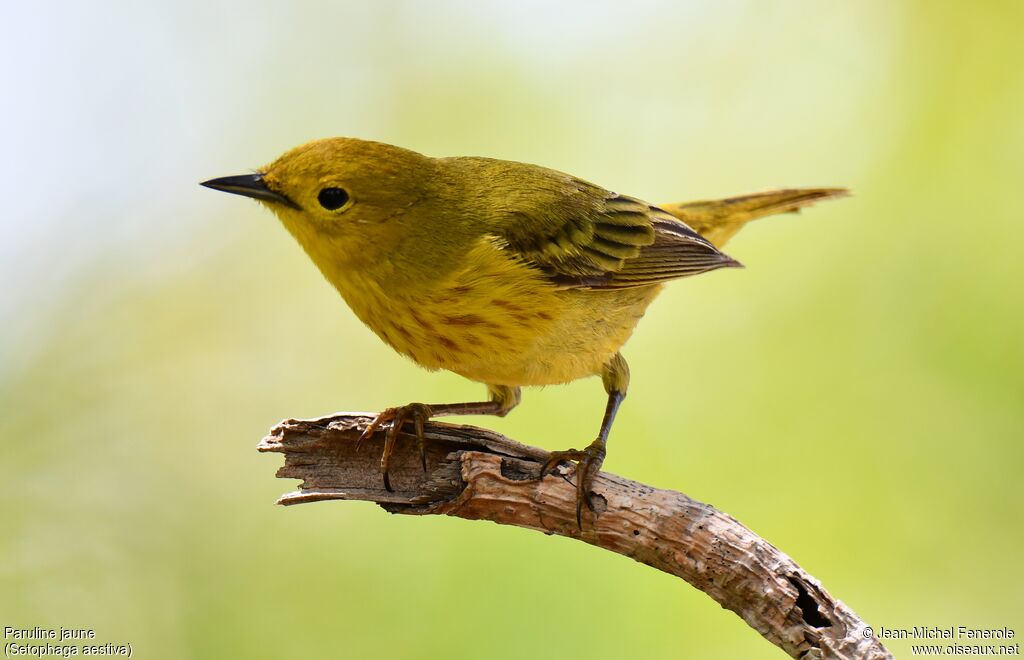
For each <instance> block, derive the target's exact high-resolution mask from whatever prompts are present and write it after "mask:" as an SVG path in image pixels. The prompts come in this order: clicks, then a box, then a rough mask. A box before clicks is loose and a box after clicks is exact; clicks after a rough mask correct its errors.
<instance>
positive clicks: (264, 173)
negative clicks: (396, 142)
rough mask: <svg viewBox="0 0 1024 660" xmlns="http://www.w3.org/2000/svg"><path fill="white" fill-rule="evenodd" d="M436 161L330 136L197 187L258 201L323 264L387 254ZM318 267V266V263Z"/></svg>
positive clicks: (427, 185)
mask: <svg viewBox="0 0 1024 660" xmlns="http://www.w3.org/2000/svg"><path fill="white" fill-rule="evenodd" d="M435 163H436V161H435V160H434V159H432V158H428V157H426V156H423V155H422V154H418V153H416V152H415V151H409V150H408V149H402V148H400V147H394V146H391V145H387V144H382V143H380V142H371V141H367V140H358V139H355V138H345V137H338V138H327V139H323V140H316V141H313V142H309V143H307V144H304V145H302V146H299V147H296V148H294V149H292V150H291V151H288V152H287V153H285V154H284V155H282V156H281V157H280V158H278V159H277V160H275V161H274V162H273V163H271V164H269V165H267V166H266V167H263V168H260V170H259V171H257V172H256V173H255V174H243V175H240V176H228V177H222V178H218V179H211V180H209V181H204V182H203V183H202V185H204V186H206V187H208V188H213V189H215V190H221V191H224V192H229V193H234V194H237V195H244V196H246V197H252V198H254V199H257V200H259V201H260V202H262V203H263V204H265V205H266V206H267V207H268V208H270V209H271V210H272V211H273V212H274V213H275V214H276V215H277V216H278V218H280V219H281V222H282V223H284V225H285V227H287V228H288V230H289V231H290V232H291V233H292V234H294V235H295V237H296V238H297V239H298V240H299V242H300V243H301V244H302V245H303V247H304V248H306V251H307V252H309V254H310V256H312V257H313V258H314V260H315V261H317V262H318V263H320V260H321V258H324V256H325V255H322V254H320V253H322V252H326V251H329V252H330V255H329V257H328V258H331V259H339V258H343V257H344V256H346V255H348V256H353V257H356V256H358V255H367V251H368V250H372V251H376V252H379V251H380V250H382V249H386V248H387V247H388V244H389V243H390V242H391V240H390V239H391V238H392V237H397V236H398V235H400V233H401V225H402V224H404V223H405V222H406V218H404V217H403V216H404V215H405V214H406V212H407V211H408V210H409V209H411V208H413V207H414V206H416V204H417V203H418V202H420V201H422V200H423V199H424V198H425V197H427V196H428V195H429V193H430V187H431V185H432V182H433V181H434V168H435ZM320 265H321V266H323V264H320Z"/></svg>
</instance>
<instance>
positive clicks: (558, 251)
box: [501, 181, 739, 289]
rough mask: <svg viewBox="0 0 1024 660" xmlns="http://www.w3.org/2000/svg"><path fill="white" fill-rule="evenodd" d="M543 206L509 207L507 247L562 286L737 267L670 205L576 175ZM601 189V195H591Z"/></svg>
mask: <svg viewBox="0 0 1024 660" xmlns="http://www.w3.org/2000/svg"><path fill="white" fill-rule="evenodd" d="M574 184H575V185H574V186H573V187H572V188H571V189H570V190H569V192H564V193H563V195H560V196H559V199H557V200H552V201H553V203H550V204H547V205H546V207H545V208H537V209H535V211H534V213H530V212H529V211H527V210H524V209H522V208H519V209H515V210H514V211H512V213H513V215H518V216H520V217H519V219H518V221H516V222H509V223H506V224H505V226H504V228H503V231H502V235H501V238H502V241H503V243H504V249H506V250H509V251H510V252H512V253H514V254H515V255H516V256H517V257H518V258H520V259H522V260H524V261H526V262H527V263H530V264H532V265H534V266H536V267H537V268H539V269H540V270H542V271H543V272H544V273H545V274H546V275H547V276H548V278H549V279H550V280H551V281H552V282H553V283H554V284H556V285H558V286H560V287H564V288H585V289H621V288H630V287H637V286H647V285H651V284H657V283H659V282H665V281H668V280H673V279H677V278H680V277H686V276H688V275H696V274H698V273H704V272H707V271H709V270H714V269H716V268H722V267H726V266H739V263H738V262H737V261H735V260H734V259H732V258H731V257H729V256H727V255H725V254H723V253H722V252H720V251H719V250H718V249H717V248H716V247H715V246H714V245H712V244H711V243H710V242H709V241H708V240H706V239H704V238H702V237H701V236H700V234H698V233H697V232H695V231H693V230H692V229H690V227H688V226H687V225H686V224H684V223H683V222H681V221H679V220H677V219H676V218H674V217H673V216H672V215H671V214H669V213H668V212H666V211H664V210H662V209H660V208H658V207H656V206H652V205H650V204H647V203H645V202H642V201H640V200H638V199H634V198H632V197H626V196H623V195H618V194H615V193H608V192H606V191H603V190H600V189H598V188H596V187H595V186H591V185H590V184H586V183H584V182H581V181H574ZM597 191H599V192H600V194H595V192H597Z"/></svg>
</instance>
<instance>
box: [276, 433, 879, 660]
mask: <svg viewBox="0 0 1024 660" xmlns="http://www.w3.org/2000/svg"><path fill="white" fill-rule="evenodd" d="M373 417H374V416H373V415H372V414H369V413H336V414H334V415H330V416H326V417H321V418H319V419H309V420H294V419H292V420H286V421H284V422H281V423H280V424H278V425H277V426H275V427H274V428H273V429H271V431H270V434H269V435H268V436H267V437H266V438H264V439H263V440H262V441H261V442H260V444H259V447H258V448H259V451H261V452H278V453H282V454H284V456H285V464H284V466H283V467H281V468H280V469H279V470H278V472H277V476H278V477H282V478H288V479H300V480H302V484H301V485H300V488H299V490H297V491H295V492H291V493H287V494H285V495H283V496H282V497H281V498H280V499H278V503H279V504H286V505H290V504H302V503H305V502H315V501H320V500H365V501H369V502H376V503H377V504H379V505H380V506H381V507H383V508H384V509H386V510H387V511H390V512H392V513H401V514H407V515H429V514H443V515H449V516H457V517H460V518H466V519H469V520H491V521H494V522H496V523H499V524H502V525H514V526H516V527H525V528H527V529H535V530H538V531H541V532H544V533H545V534H558V535H560V536H565V537H568V538H574V539H579V540H581V541H585V542H586V543H590V544H591V545H595V546H597V547H599V548H604V549H605V550H611V551H612V552H617V553H619V554H621V555H625V556H627V557H631V558H632V559H635V560H636V561H638V562H641V563H644V564H647V565H648V566H652V567H654V568H656V569H658V570H659V571H663V572H665V573H669V574H671V575H675V576H676V577H680V578H682V579H684V580H686V581H687V582H689V583H690V584H691V585H693V586H694V587H696V588H697V589H700V590H701V591H703V592H704V593H706V594H707V595H708V596H710V597H711V598H713V599H715V600H716V601H717V602H718V603H719V604H720V605H722V607H724V608H726V609H729V610H732V611H733V612H735V613H736V614H738V615H739V616H740V617H741V618H742V619H743V620H744V621H745V622H746V623H747V624H748V625H749V626H750V627H752V628H754V629H755V630H756V631H757V632H759V633H760V634H761V635H762V636H763V637H764V638H765V639H767V640H768V641H769V642H771V643H772V644H774V645H776V646H778V647H779V648H781V649H782V650H783V651H785V652H786V653H788V654H789V655H790V656H791V657H793V658H802V659H805V660H811V659H816V658H858V659H860V658H864V659H871V660H876V659H881V658H892V655H891V654H890V653H889V651H888V650H886V649H885V647H884V646H882V644H881V643H880V642H879V641H878V640H877V639H876V638H875V637H874V636H873V635H872V634H871V632H870V628H869V627H868V626H867V624H865V623H864V622H863V621H861V620H860V618H858V617H857V615H856V614H855V613H854V612H853V611H852V610H851V609H850V608H848V607H847V606H846V605H844V604H843V603H842V602H841V601H839V600H837V599H835V598H833V597H832V596H831V595H829V593H828V592H827V591H825V588H824V587H822V585H821V583H819V582H818V581H817V580H816V579H815V578H814V577H812V576H811V575H810V574H809V573H807V572H806V571H804V570H803V569H802V568H800V567H799V566H798V565H797V564H796V562H794V561H793V560H792V559H790V558H789V557H788V556H787V555H786V554H784V553H783V552H781V551H780V550H779V549H778V548H776V547H775V546H773V545H772V544H770V543H768V542H767V541H765V540H764V539H762V538H761V537H759V536H758V535H756V534H754V533H753V532H751V531H750V530H749V529H747V528H746V527H744V526H743V525H741V524H740V523H739V522H738V521H737V520H736V519H734V518H733V517H732V516H729V515H728V514H725V513H722V512H721V511H719V510H717V509H715V508H714V507H712V506H710V505H708V504H704V503H702V502H698V501H696V500H694V499H691V498H689V497H687V496H686V495H684V494H682V493H678V492H675V491H671V490H661V489H658V488H652V487H651V486H647V485H644V484H641V483H638V482H635V481H631V480H629V479H625V478H623V477H619V476H616V475H614V474H609V473H607V472H602V473H600V475H598V477H597V479H596V480H595V482H594V489H593V491H594V493H593V494H592V495H591V505H592V506H593V508H594V511H593V512H589V511H586V512H584V518H583V528H582V530H581V529H580V528H579V527H577V524H576V489H575V486H574V480H573V476H574V475H573V474H572V471H573V469H572V467H571V466H569V465H566V466H564V467H559V468H558V469H557V470H556V472H554V473H552V474H550V475H548V477H547V478H545V479H544V480H543V481H538V480H537V476H538V474H539V472H540V467H541V466H542V465H543V463H544V461H545V460H546V459H547V457H548V452H547V451H545V450H543V449H540V448H539V447H530V446H527V445H523V444H520V443H518V442H516V441H514V440H511V439H509V438H506V437H504V436H502V435H500V434H497V433H494V432H492V431H488V430H486V429H481V428H477V427H473V426H462V425H456V424H445V423H440V422H430V423H428V424H427V426H426V440H427V444H426V458H427V472H426V474H424V472H423V467H422V465H421V462H420V460H421V459H420V453H419V448H418V447H417V444H416V442H415V441H413V439H412V438H411V437H405V439H406V440H407V441H406V442H402V441H401V439H400V441H399V442H398V446H397V447H396V450H395V453H394V455H393V457H392V463H391V468H390V474H391V484H392V487H393V489H394V491H393V492H388V491H387V490H385V489H384V484H383V481H382V479H381V474H380V446H379V443H377V442H366V443H363V446H362V447H361V448H360V449H359V451H356V443H355V441H356V439H357V438H358V437H359V435H360V433H362V431H363V429H364V428H365V427H366V425H367V424H369V423H370V421H371V420H372V419H373ZM410 430H411V429H410Z"/></svg>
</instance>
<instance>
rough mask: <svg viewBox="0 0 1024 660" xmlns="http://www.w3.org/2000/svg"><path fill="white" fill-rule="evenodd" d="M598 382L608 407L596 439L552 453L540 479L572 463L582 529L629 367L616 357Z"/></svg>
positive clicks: (577, 514)
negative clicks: (583, 446) (583, 444)
mask: <svg viewBox="0 0 1024 660" xmlns="http://www.w3.org/2000/svg"><path fill="white" fill-rule="evenodd" d="M601 380H602V382H603V383H604V390H605V392H607V393H608V405H606V406H605V409H604V419H602V420H601V430H600V431H599V432H598V434H597V438H596V439H595V440H594V441H593V442H592V443H590V444H589V445H588V446H587V447H586V448H584V449H568V450H566V451H553V452H551V455H550V456H549V457H548V460H547V462H546V463H544V467H542V468H541V471H540V478H541V479H543V478H544V477H545V476H547V474H548V473H549V472H551V471H552V470H554V469H555V467H556V466H557V465H558V464H559V463H561V462H563V461H576V525H577V526H578V527H579V528H580V529H581V530H582V529H583V504H584V503H586V505H587V508H588V509H590V510H591V511H593V510H594V506H593V504H591V502H590V491H591V486H592V485H593V483H594V478H595V477H596V476H597V473H598V472H600V471H601V464H602V463H604V457H605V454H606V452H607V447H608V432H609V431H610V430H611V428H612V422H614V421H615V413H616V412H618V410H619V404H621V403H622V400H623V399H625V398H626V390H627V389H628V388H629V365H628V364H626V360H625V358H623V357H622V355H621V354H619V353H616V354H615V357H613V358H612V359H611V360H609V361H608V363H607V364H606V365H604V367H603V368H602V370H601Z"/></svg>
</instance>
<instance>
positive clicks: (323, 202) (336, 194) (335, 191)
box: [316, 188, 348, 211]
mask: <svg viewBox="0 0 1024 660" xmlns="http://www.w3.org/2000/svg"><path fill="white" fill-rule="evenodd" d="M316 201H318V202H320V206H322V207H324V208H325V209H327V210H328V211H337V210H338V209H340V208H341V207H342V206H345V203H346V202H348V193H347V192H345V189H344V188H324V189H323V190H321V191H320V194H319V195H317V196H316Z"/></svg>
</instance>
